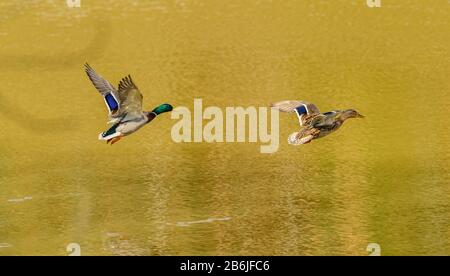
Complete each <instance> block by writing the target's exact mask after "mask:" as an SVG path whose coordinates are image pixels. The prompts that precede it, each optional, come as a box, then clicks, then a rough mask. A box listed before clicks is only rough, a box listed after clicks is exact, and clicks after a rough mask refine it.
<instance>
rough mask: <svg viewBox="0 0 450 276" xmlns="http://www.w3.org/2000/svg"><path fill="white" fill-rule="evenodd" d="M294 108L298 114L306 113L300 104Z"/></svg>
mask: <svg viewBox="0 0 450 276" xmlns="http://www.w3.org/2000/svg"><path fill="white" fill-rule="evenodd" d="M295 110H297V113H298V115H302V114H307V113H308V111H307V110H306V107H305V106H304V105H301V106H299V107H297V108H295Z"/></svg>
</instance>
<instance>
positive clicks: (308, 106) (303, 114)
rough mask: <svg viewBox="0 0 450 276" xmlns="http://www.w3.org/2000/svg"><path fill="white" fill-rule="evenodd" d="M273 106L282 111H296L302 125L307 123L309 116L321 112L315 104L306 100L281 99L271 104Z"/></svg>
mask: <svg viewBox="0 0 450 276" xmlns="http://www.w3.org/2000/svg"><path fill="white" fill-rule="evenodd" d="M271 107H272V108H274V109H278V110H280V111H282V112H288V113H293V112H295V113H296V114H297V117H298V121H299V123H300V125H301V126H303V125H305V123H306V122H305V120H306V118H307V117H308V116H312V115H316V114H319V113H320V111H319V109H318V108H317V106H316V105H315V104H312V103H308V102H304V101H281V102H277V103H273V104H271Z"/></svg>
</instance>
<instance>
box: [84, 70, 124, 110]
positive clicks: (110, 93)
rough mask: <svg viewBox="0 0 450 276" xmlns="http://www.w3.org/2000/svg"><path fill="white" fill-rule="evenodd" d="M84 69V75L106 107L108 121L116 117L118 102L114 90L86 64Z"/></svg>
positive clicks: (118, 107)
mask: <svg viewBox="0 0 450 276" xmlns="http://www.w3.org/2000/svg"><path fill="white" fill-rule="evenodd" d="M84 67H85V71H86V74H87V76H88V77H89V79H90V80H91V82H92V84H93V85H94V87H95V88H96V89H97V90H98V92H100V94H101V95H102V97H103V99H104V101H105V104H106V107H107V108H108V111H109V116H110V119H111V118H115V117H118V116H119V114H118V113H119V109H120V102H119V99H118V95H117V90H116V88H115V87H114V86H113V85H112V84H111V83H110V82H109V81H107V80H105V79H104V78H103V77H102V76H100V75H99V74H97V72H95V70H94V69H93V68H92V67H91V66H90V65H89V64H87V63H86V64H85V65H84Z"/></svg>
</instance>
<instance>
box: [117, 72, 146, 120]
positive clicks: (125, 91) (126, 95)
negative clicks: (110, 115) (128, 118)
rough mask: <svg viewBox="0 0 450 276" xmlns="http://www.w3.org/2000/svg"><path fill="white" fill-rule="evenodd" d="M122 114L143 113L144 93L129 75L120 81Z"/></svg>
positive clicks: (119, 92)
mask: <svg viewBox="0 0 450 276" xmlns="http://www.w3.org/2000/svg"><path fill="white" fill-rule="evenodd" d="M117 94H118V95H119V101H120V109H119V113H120V114H136V115H139V116H141V114H142V99H143V97H142V94H141V92H140V91H139V88H138V87H137V86H136V85H135V84H134V82H133V80H132V79H131V76H130V75H128V76H126V77H125V78H123V79H122V80H121V81H120V82H119V90H118V92H117Z"/></svg>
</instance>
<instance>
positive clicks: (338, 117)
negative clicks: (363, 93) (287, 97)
mask: <svg viewBox="0 0 450 276" xmlns="http://www.w3.org/2000/svg"><path fill="white" fill-rule="evenodd" d="M271 106H272V108H275V109H278V110H280V111H283V112H289V113H292V112H295V113H296V114H297V117H298V121H299V123H300V126H301V128H300V130H299V131H298V132H294V133H292V134H291V135H289V138H288V143H289V144H291V145H301V144H306V143H309V142H311V141H312V140H314V139H317V138H322V137H324V136H326V135H328V134H330V133H332V132H334V131H336V130H337V129H339V127H340V126H341V125H342V124H343V123H344V121H345V120H347V119H349V118H363V117H364V116H363V115H361V114H359V113H358V112H357V111H356V110H353V109H347V110H334V111H330V112H325V113H320V111H319V109H318V108H317V107H316V106H315V105H314V104H310V103H306V102H301V101H282V102H278V103H274V104H272V105H271Z"/></svg>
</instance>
